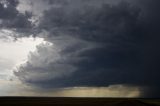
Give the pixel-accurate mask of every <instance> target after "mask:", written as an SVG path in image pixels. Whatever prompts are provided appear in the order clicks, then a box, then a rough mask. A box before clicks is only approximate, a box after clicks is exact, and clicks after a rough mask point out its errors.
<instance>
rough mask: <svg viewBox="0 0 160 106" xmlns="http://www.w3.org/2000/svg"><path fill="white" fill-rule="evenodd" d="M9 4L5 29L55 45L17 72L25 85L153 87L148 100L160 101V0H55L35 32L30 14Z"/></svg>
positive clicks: (0, 9) (0, 10)
mask: <svg viewBox="0 0 160 106" xmlns="http://www.w3.org/2000/svg"><path fill="white" fill-rule="evenodd" d="M7 2H8V8H5V7H4V5H3V4H2V3H1V4H0V19H1V20H2V22H1V23H0V25H1V28H3V27H5V28H16V29H17V30H20V31H23V30H21V28H23V29H30V30H32V31H29V32H27V33H31V32H32V33H33V29H34V30H36V31H34V33H37V31H39V32H40V33H43V32H41V31H45V32H47V35H46V36H44V38H45V40H46V41H49V42H51V43H53V44H54V46H44V45H41V46H39V47H37V53H38V55H36V54H34V53H33V54H31V55H30V58H29V59H28V62H27V63H25V64H24V65H22V66H20V67H19V68H18V71H16V72H15V73H14V74H15V75H16V76H17V77H18V78H19V79H20V80H21V81H22V82H24V83H26V84H31V85H34V86H39V87H42V88H53V87H71V86H96V87H101V86H108V85H113V84H128V85H135V86H137V85H138V86H147V87H149V89H147V90H146V91H145V93H144V96H145V97H160V96H159V95H160V92H159V90H158V89H159V88H160V81H159V80H160V78H159V75H160V72H159V64H158V63H159V59H160V58H159V53H160V49H159V45H160V44H159V38H160V37H159V34H160V30H159V28H160V27H159V25H160V21H159V19H160V13H159V5H160V1H159V0H141V1H138V0H134V1H133V0H130V1H129V2H126V1H123V2H119V3H117V4H109V3H107V2H104V1H103V2H100V1H96V0H93V1H91V0H86V1H85V2H82V1H81V0H68V1H65V2H64V0H60V1H55V0H53V1H52V3H51V5H53V6H51V8H50V9H49V10H46V11H44V13H43V16H42V17H41V18H40V20H39V25H38V26H36V28H35V26H34V25H32V24H33V23H31V22H30V21H28V19H29V18H30V17H31V14H30V15H29V13H27V12H26V14H22V13H19V12H18V11H17V9H16V6H17V5H18V2H17V1H16V0H14V1H13V2H11V1H10V0H7ZM50 2H51V1H50ZM11 17H12V18H11ZM25 31H27V30H25ZM25 31H24V32H25ZM25 33H26V32H25ZM39 35H40V34H37V35H35V36H39ZM57 38H58V39H59V40H56V39H57ZM55 48H56V50H57V51H56V52H55V51H54V50H55ZM55 57H56V59H54V58H55ZM36 59H37V60H39V61H38V62H35V60H36Z"/></svg>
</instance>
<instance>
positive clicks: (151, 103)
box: [0, 97, 160, 106]
mask: <svg viewBox="0 0 160 106" xmlns="http://www.w3.org/2000/svg"><path fill="white" fill-rule="evenodd" d="M0 106H160V99H129V98H128V99H127V98H56V97H1V98H0Z"/></svg>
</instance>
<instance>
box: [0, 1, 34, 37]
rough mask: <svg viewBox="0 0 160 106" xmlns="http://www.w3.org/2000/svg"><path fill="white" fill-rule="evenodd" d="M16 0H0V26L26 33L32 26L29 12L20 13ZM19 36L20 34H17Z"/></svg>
mask: <svg viewBox="0 0 160 106" xmlns="http://www.w3.org/2000/svg"><path fill="white" fill-rule="evenodd" d="M18 5H19V1H18V0H0V28H1V29H10V30H13V31H16V32H20V33H28V32H30V30H31V29H32V27H33V23H32V22H31V21H30V18H31V17H32V13H31V12H27V11H25V13H20V12H19V11H18V10H17V6H18ZM19 37H20V36H19Z"/></svg>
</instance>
